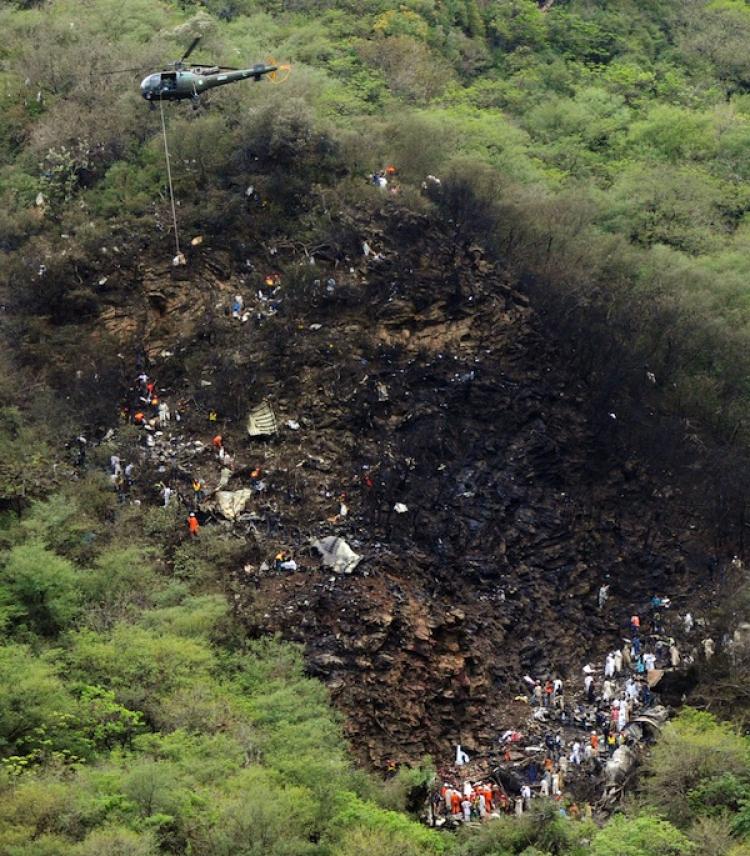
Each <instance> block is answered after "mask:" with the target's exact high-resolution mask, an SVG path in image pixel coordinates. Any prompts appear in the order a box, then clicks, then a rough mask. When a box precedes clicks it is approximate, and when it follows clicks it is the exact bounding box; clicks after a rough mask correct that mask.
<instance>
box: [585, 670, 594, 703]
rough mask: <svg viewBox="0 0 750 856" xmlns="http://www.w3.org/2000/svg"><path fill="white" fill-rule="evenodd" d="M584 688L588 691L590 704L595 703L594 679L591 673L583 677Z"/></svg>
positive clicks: (587, 696)
mask: <svg viewBox="0 0 750 856" xmlns="http://www.w3.org/2000/svg"><path fill="white" fill-rule="evenodd" d="M583 688H584V690H585V691H586V700H587V701H588V703H589V704H593V703H594V679H593V678H592V677H591V675H586V677H585V678H584V679H583Z"/></svg>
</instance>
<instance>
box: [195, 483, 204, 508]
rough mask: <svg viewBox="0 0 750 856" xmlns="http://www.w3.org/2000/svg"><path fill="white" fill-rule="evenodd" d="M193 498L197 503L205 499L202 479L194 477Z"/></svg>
mask: <svg viewBox="0 0 750 856" xmlns="http://www.w3.org/2000/svg"><path fill="white" fill-rule="evenodd" d="M193 499H194V501H195V504H196V505H197V504H198V503H199V502H201V501H202V500H203V482H201V480H200V479H197V478H194V479H193Z"/></svg>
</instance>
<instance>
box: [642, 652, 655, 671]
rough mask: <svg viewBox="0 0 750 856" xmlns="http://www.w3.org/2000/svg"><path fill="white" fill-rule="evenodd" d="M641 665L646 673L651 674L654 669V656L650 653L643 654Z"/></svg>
mask: <svg viewBox="0 0 750 856" xmlns="http://www.w3.org/2000/svg"><path fill="white" fill-rule="evenodd" d="M643 665H644V666H645V667H646V671H647V672H653V670H654V669H655V668H656V654H652V653H651V652H648V653H646V654H644V655H643Z"/></svg>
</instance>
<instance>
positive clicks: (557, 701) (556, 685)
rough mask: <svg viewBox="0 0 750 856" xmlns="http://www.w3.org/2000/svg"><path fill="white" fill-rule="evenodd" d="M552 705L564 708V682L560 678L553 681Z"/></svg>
mask: <svg viewBox="0 0 750 856" xmlns="http://www.w3.org/2000/svg"><path fill="white" fill-rule="evenodd" d="M552 704H553V705H555V706H556V707H562V706H563V704H564V699H563V682H562V680H561V679H560V678H555V680H554V681H552Z"/></svg>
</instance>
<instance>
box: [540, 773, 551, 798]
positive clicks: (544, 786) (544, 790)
mask: <svg viewBox="0 0 750 856" xmlns="http://www.w3.org/2000/svg"><path fill="white" fill-rule="evenodd" d="M551 779H552V776H548V775H547V774H545V776H544V778H543V779H542V783H541V785H540V786H539V793H540V794H541V796H543V797H548V796H549V786H550V781H551Z"/></svg>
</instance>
